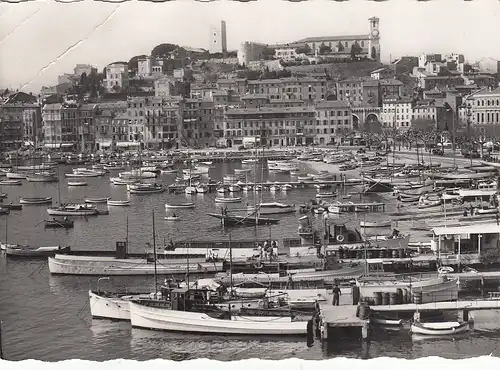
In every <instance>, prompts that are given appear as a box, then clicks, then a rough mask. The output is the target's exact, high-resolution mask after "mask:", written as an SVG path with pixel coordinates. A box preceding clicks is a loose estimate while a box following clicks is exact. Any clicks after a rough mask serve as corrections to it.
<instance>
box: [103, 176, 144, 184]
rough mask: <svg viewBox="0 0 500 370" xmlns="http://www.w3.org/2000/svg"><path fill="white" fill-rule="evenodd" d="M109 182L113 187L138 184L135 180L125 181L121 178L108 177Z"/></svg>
mask: <svg viewBox="0 0 500 370" xmlns="http://www.w3.org/2000/svg"><path fill="white" fill-rule="evenodd" d="M109 181H111V182H112V183H113V185H130V184H135V183H136V182H139V180H137V179H135V178H130V179H126V178H121V177H110V179H109Z"/></svg>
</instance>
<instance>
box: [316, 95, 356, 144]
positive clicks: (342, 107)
mask: <svg viewBox="0 0 500 370" xmlns="http://www.w3.org/2000/svg"><path fill="white" fill-rule="evenodd" d="M314 108H315V110H316V127H315V143H317V144H320V145H324V144H328V143H335V142H337V141H338V139H339V138H340V137H342V136H343V135H345V134H347V133H349V132H352V111H351V107H350V106H349V105H348V104H347V103H346V102H343V101H323V102H320V103H317V104H316V105H315V106H314Z"/></svg>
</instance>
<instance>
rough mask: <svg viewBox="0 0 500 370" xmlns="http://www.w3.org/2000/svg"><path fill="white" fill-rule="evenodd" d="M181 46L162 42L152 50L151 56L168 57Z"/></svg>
mask: <svg viewBox="0 0 500 370" xmlns="http://www.w3.org/2000/svg"><path fill="white" fill-rule="evenodd" d="M178 48H179V46H178V45H175V44H160V45H156V46H155V47H154V48H153V50H151V56H152V57H153V58H156V57H166V56H169V55H170V53H171V52H173V51H174V50H176V49H178Z"/></svg>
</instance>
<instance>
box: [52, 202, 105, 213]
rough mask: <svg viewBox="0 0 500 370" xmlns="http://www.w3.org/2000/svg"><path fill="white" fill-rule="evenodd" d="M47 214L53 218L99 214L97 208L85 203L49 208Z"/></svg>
mask: <svg viewBox="0 0 500 370" xmlns="http://www.w3.org/2000/svg"><path fill="white" fill-rule="evenodd" d="M47 213H48V214H49V215H51V216H94V215H97V214H98V213H99V212H98V211H97V208H96V207H95V206H93V205H90V204H85V203H84V204H64V205H61V206H59V207H51V208H47Z"/></svg>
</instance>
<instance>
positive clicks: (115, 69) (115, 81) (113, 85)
mask: <svg viewBox="0 0 500 370" xmlns="http://www.w3.org/2000/svg"><path fill="white" fill-rule="evenodd" d="M103 83H104V87H105V88H106V91H108V92H119V91H120V90H122V89H124V88H127V87H128V86H129V74H128V63H125V62H116V63H111V64H108V65H107V66H106V79H105V80H104V81H103Z"/></svg>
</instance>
